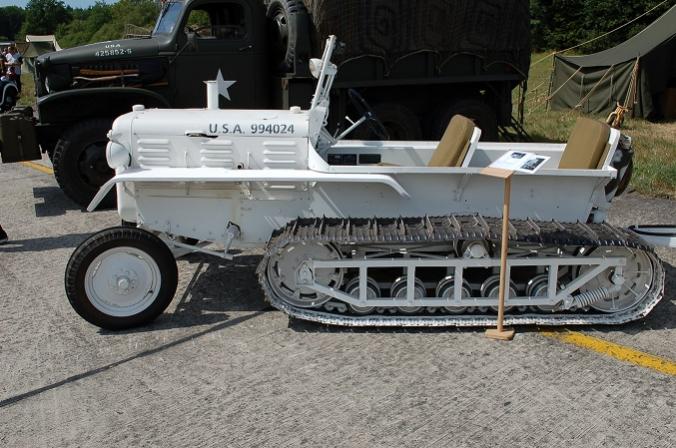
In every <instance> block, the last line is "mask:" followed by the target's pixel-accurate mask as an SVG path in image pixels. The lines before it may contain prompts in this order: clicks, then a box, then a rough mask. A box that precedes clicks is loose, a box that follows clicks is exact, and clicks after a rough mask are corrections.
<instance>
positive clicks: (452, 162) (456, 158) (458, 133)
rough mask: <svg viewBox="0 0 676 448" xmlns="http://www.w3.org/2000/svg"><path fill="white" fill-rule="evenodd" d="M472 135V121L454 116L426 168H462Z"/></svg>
mask: <svg viewBox="0 0 676 448" xmlns="http://www.w3.org/2000/svg"><path fill="white" fill-rule="evenodd" d="M473 133H474V122H472V120H470V119H469V118H467V117H463V116H462V115H454V116H453V118H451V121H450V122H449V123H448V127H447V128H446V132H444V136H443V137H442V138H441V141H440V142H439V145H437V149H435V150H434V154H432V158H431V159H430V161H429V163H428V164H427V166H436V167H459V166H462V163H463V161H464V160H465V157H466V156H467V152H468V151H469V147H470V143H471V140H472V134H473Z"/></svg>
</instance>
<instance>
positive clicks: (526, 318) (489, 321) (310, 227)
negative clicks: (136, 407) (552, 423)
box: [257, 215, 665, 327]
mask: <svg viewBox="0 0 676 448" xmlns="http://www.w3.org/2000/svg"><path fill="white" fill-rule="evenodd" d="M501 230H502V219H501V218H487V217H483V216H481V215H449V216H441V217H421V218H370V219H362V218H360V219H353V218H345V219H340V218H310V219H308V218H300V219H297V220H295V221H292V222H290V223H289V224H288V225H287V226H285V227H283V228H281V229H279V230H278V231H276V232H275V233H274V234H273V237H272V238H271V240H270V242H269V243H268V246H267V250H266V255H265V256H264V257H263V260H262V261H261V263H260V265H259V266H258V270H257V274H258V278H259V282H260V284H261V287H262V288H263V291H264V293H265V296H266V298H267V300H268V301H269V302H270V303H271V304H272V305H273V306H274V307H276V308H278V309H279V310H281V311H284V312H285V313H287V314H288V315H290V316H292V317H296V318H298V319H303V320H309V321H315V322H321V323H324V324H332V325H345V326H404V327H414V326H490V325H495V323H496V319H497V316H494V315H439V316H434V315H424V316H402V315H396V316H388V315H374V316H355V315H349V314H338V313H330V312H327V311H324V310H318V309H306V308H299V307H295V306H292V305H289V304H288V303H286V302H284V301H283V300H282V299H280V298H277V297H275V295H274V293H273V292H272V289H271V288H270V286H269V284H268V280H267V275H266V270H267V269H266V268H267V263H268V260H269V257H270V255H271V254H273V253H274V252H276V251H277V250H279V249H281V248H283V247H284V246H286V245H288V244H298V243H301V242H320V243H325V244H329V243H330V244H336V245H346V244H388V245H389V244H395V245H406V244H420V243H429V244H435V243H445V244H448V243H449V242H452V241H454V240H468V239H469V240H482V239H485V240H489V241H492V242H494V243H498V242H499V241H500V234H501ZM509 240H510V242H513V243H532V244H539V245H542V246H543V247H553V246H556V247H559V246H585V247H598V246H618V247H629V248H633V249H638V250H643V251H645V252H646V253H647V255H648V257H649V258H650V259H651V262H652V264H653V281H652V285H651V289H650V291H649V292H648V294H647V295H646V297H645V298H644V299H643V300H642V301H641V302H639V303H638V304H636V305H635V306H634V307H633V308H631V309H629V310H625V311H621V312H618V313H612V314H606V313H592V312H587V313H578V314H574V313H564V314H539V313H532V314H519V315H509V314H508V315H506V316H505V323H506V324H507V325H589V324H606V325H612V324H622V323H626V322H630V321H633V320H637V319H640V318H642V317H644V316H646V315H647V314H648V313H649V312H650V311H651V310H652V309H653V308H654V307H655V305H657V303H658V302H659V301H660V300H661V299H662V296H663V293H664V278H665V273H664V267H663V266H662V263H661V262H660V260H659V259H658V258H657V256H656V255H655V254H654V252H653V250H652V248H651V247H650V246H648V245H646V244H645V243H644V242H643V241H642V240H641V239H640V238H638V236H636V235H635V234H633V233H632V232H630V231H628V230H624V229H621V228H617V227H614V226H611V225H609V224H606V223H602V224H585V223H580V222H577V223H561V222H557V221H546V222H545V221H533V220H511V221H510V223H509Z"/></svg>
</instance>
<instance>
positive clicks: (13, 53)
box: [5, 44, 23, 92]
mask: <svg viewBox="0 0 676 448" xmlns="http://www.w3.org/2000/svg"><path fill="white" fill-rule="evenodd" d="M5 59H6V60H7V64H6V65H9V66H10V67H14V74H15V75H16V77H15V79H14V82H15V83H16V89H17V90H18V91H19V92H21V63H22V62H23V58H22V57H21V53H19V50H17V49H16V46H14V45H13V44H12V45H10V47H9V49H8V50H7V54H6V55H5Z"/></svg>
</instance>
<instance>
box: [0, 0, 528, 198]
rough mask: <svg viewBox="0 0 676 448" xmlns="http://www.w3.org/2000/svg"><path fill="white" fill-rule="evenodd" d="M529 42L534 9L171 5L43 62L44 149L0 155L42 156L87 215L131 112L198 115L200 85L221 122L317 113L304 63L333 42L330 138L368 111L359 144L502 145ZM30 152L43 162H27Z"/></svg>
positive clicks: (39, 87)
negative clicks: (457, 133)
mask: <svg viewBox="0 0 676 448" xmlns="http://www.w3.org/2000/svg"><path fill="white" fill-rule="evenodd" d="M528 30H529V15H528V2H527V1H526V0H482V1H474V0H410V1H407V2H392V1H389V0H388V1H386V0H364V1H362V0H342V1H335V0H334V1H332V0H305V1H300V0H265V1H263V0H170V1H166V2H163V5H162V8H161V11H160V13H159V17H158V19H157V23H156V25H155V27H154V29H153V31H152V33H151V35H150V36H148V37H144V38H134V39H125V40H119V41H110V42H102V43H97V44H91V45H85V46H81V47H76V48H71V49H66V50H62V51H59V52H56V53H50V54H46V55H43V56H41V57H40V58H39V59H38V60H37V62H36V79H35V81H36V93H37V96H38V99H37V117H38V118H37V122H36V123H35V126H34V127H33V128H32V129H33V130H34V132H35V133H36V135H35V136H27V137H29V138H23V139H22V138H15V139H14V142H13V143H12V142H1V141H0V149H1V150H2V152H3V160H5V159H7V160H16V159H17V158H24V159H28V158H30V157H33V158H35V157H39V156H40V151H42V152H46V153H47V154H48V155H49V156H50V158H51V159H52V162H53V165H54V174H55V177H56V180H57V181H58V183H59V185H60V187H61V188H62V189H63V191H64V192H65V193H66V194H67V195H68V196H69V197H70V198H71V199H73V200H74V201H75V202H77V203H78V204H81V205H86V204H88V203H89V201H90V200H91V199H92V198H93V196H94V195H95V194H96V192H97V191H98V189H99V187H100V186H101V185H102V184H104V183H105V182H106V181H107V180H108V179H109V178H110V177H111V176H112V175H113V171H112V170H111V169H110V167H109V166H108V165H107V163H106V159H105V156H104V149H105V144H106V141H107V139H106V134H107V132H108V130H109V129H110V128H111V124H112V122H113V120H114V118H115V117H117V116H119V115H121V114H124V113H126V112H128V111H130V110H131V108H132V106H133V105H135V104H143V105H144V106H145V107H146V108H169V107H171V108H194V107H201V106H202V105H203V104H204V103H205V93H204V84H203V81H206V80H213V79H216V78H217V77H218V76H222V82H225V83H226V85H228V86H229V88H228V96H229V98H227V99H224V98H221V107H223V108H235V109H288V108H289V107H291V106H303V107H307V105H308V104H309V103H310V100H311V96H312V93H313V90H314V79H313V78H312V76H311V73H310V68H309V67H308V63H309V61H310V59H311V58H312V57H316V56H320V55H321V54H322V50H323V45H324V43H323V41H324V39H325V38H326V36H328V35H329V34H335V35H337V36H338V37H339V39H340V40H341V41H342V42H343V43H344V45H343V48H344V49H343V52H342V53H341V52H340V51H338V54H337V55H336V61H337V64H338V66H339V68H340V75H339V78H338V79H337V80H336V84H335V89H334V90H335V92H334V94H333V95H334V98H333V101H332V110H331V114H330V116H329V126H328V128H329V129H330V130H331V131H332V132H336V131H339V130H340V129H338V127H339V123H342V122H344V120H343V118H344V117H345V116H346V115H353V116H356V115H362V112H363V111H364V104H361V103H360V102H359V101H355V100H354V99H355V98H360V97H363V98H365V99H366V101H367V102H368V103H369V104H370V105H371V106H372V110H373V111H374V113H375V115H376V116H378V117H379V119H380V122H381V123H383V124H384V126H385V130H386V131H387V132H386V133H385V132H378V127H377V126H370V127H369V126H362V127H361V128H360V129H358V130H357V131H355V133H354V134H353V137H354V138H358V139H369V138H371V137H377V138H379V139H383V138H384V137H388V136H389V138H391V139H394V140H423V139H427V140H435V139H438V138H440V136H441V135H442V134H443V131H444V129H445V127H446V124H447V123H448V121H449V119H450V117H451V116H453V115H454V114H456V113H462V114H464V115H466V116H469V117H471V118H472V119H474V120H475V122H476V123H477V125H478V126H480V127H481V128H482V129H483V132H484V134H483V135H484V139H488V140H494V139H497V136H498V135H497V132H498V126H504V125H508V124H509V123H510V120H512V90H513V89H514V87H515V86H517V85H518V84H519V83H522V82H524V81H525V79H526V73H527V71H528V65H529V59H530V48H529V39H528V33H529V31H528ZM219 73H220V75H219ZM351 90H353V91H357V92H359V93H360V94H361V95H349V94H348V93H349V92H350V91H351ZM350 99H352V101H351V100H350ZM7 131H9V130H5V132H0V135H9V134H10V132H7ZM374 131H375V134H376V135H373V134H374ZM383 134H387V135H383ZM30 137H32V138H30ZM158 138H160V136H159V135H158ZM32 140H36V141H37V142H38V143H39V148H40V149H39V150H38V149H37V148H25V147H22V148H18V146H21V145H19V144H18V143H17V142H20V141H24V142H27V141H32ZM19 150H20V151H21V154H22V156H21V157H17V154H16V153H17V152H18V151H19ZM10 153H11V154H10ZM114 201H115V198H114V195H110V196H109V198H108V200H107V201H106V203H107V205H112V204H113V203H114Z"/></svg>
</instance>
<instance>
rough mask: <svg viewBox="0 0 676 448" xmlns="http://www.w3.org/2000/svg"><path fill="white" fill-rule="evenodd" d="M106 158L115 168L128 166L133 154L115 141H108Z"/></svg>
mask: <svg viewBox="0 0 676 448" xmlns="http://www.w3.org/2000/svg"><path fill="white" fill-rule="evenodd" d="M106 160H107V161H108V165H110V167H111V168H113V169H115V170H116V169H118V168H126V167H128V166H129V163H131V154H129V151H128V150H127V148H125V147H124V146H122V145H120V144H119V143H115V142H108V146H106Z"/></svg>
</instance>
